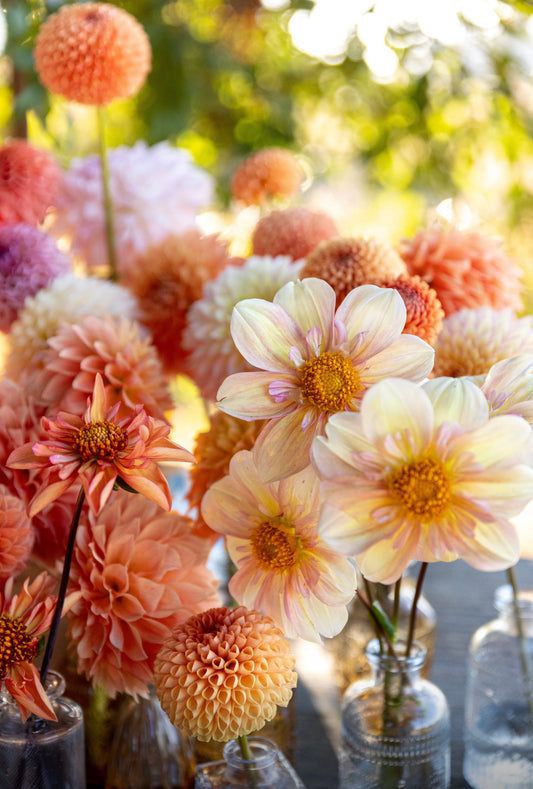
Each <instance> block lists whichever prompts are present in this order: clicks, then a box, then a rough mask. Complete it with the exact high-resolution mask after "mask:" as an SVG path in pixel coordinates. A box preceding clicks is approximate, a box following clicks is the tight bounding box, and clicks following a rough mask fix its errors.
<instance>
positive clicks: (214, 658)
mask: <svg viewBox="0 0 533 789" xmlns="http://www.w3.org/2000/svg"><path fill="white" fill-rule="evenodd" d="M294 664H295V660H294V656H293V655H292V654H291V652H290V645H289V642H288V641H287V640H286V639H285V638H284V636H283V633H282V632H281V630H279V629H278V628H277V627H276V626H275V625H274V623H273V621H272V619H270V617H268V616H262V615H261V614H260V613H259V612H258V611H254V610H249V609H247V608H245V607H244V606H240V607H239V608H235V609H234V610H233V611H230V609H229V608H226V607H220V608H212V609H210V610H209V611H205V612H204V613H203V614H197V615H196V616H192V617H191V618H190V619H188V620H187V621H186V622H185V623H184V624H183V625H179V626H178V627H176V628H175V630H174V631H173V633H172V635H171V636H169V637H168V638H167V639H166V641H165V642H164V644H163V646H162V647H161V650H160V652H159V654H158V656H157V658H156V660H155V665H154V684H155V689H156V693H157V695H158V697H159V700H160V702H161V706H162V708H163V709H164V710H165V712H166V713H167V715H168V716H169V718H170V720H171V721H172V723H173V724H174V725H175V726H176V727H177V728H179V729H181V730H182V731H184V732H185V733H186V734H188V735H190V736H192V737H196V738H197V739H198V740H200V742H207V741H209V740H216V741H218V742H226V741H227V740H232V739H235V738H236V737H240V736H243V735H247V734H250V733H252V732H255V731H257V730H258V729H260V728H261V727H262V726H264V724H265V723H266V721H269V720H272V718H274V716H275V715H276V711H277V707H286V706H287V704H288V703H289V701H290V699H291V696H292V688H294V687H295V686H296V674H295V672H294V671H293V669H294Z"/></svg>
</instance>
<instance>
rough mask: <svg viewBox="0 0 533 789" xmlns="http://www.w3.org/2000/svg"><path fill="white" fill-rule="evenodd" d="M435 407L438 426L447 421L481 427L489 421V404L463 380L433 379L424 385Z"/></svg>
mask: <svg viewBox="0 0 533 789" xmlns="http://www.w3.org/2000/svg"><path fill="white" fill-rule="evenodd" d="M422 386H423V389H424V391H425V392H426V394H427V395H428V397H429V399H430V400H431V403H432V405H433V411H434V413H435V421H436V424H441V423H442V422H444V421H445V420H448V421H454V422H460V423H461V424H465V425H471V427H480V426H481V425H483V424H484V423H485V422H486V421H487V414H488V410H487V404H486V403H485V402H483V396H482V397H480V396H479V395H480V394H481V392H477V391H476V390H475V389H474V388H472V386H471V385H470V383H469V382H466V381H465V380H464V379H462V378H433V379H431V380H430V381H426V382H424V384H423V385H422Z"/></svg>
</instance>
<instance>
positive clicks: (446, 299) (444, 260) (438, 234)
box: [399, 226, 522, 315]
mask: <svg viewBox="0 0 533 789" xmlns="http://www.w3.org/2000/svg"><path fill="white" fill-rule="evenodd" d="M399 251H400V254H401V256H402V258H403V259H404V261H405V263H406V265H407V269H408V272H409V274H418V275H419V276H420V277H421V278H422V279H423V280H425V281H426V282H427V283H428V284H429V285H431V287H432V288H433V289H434V290H436V291H437V296H438V297H439V301H440V303H441V304H442V307H443V309H444V312H445V314H446V315H451V314H452V313H454V312H457V311H458V310H460V309H463V308H471V309H472V308H475V307H482V306H485V305H486V306H489V307H492V308H493V309H495V310H503V309H506V308H507V307H510V308H511V309H513V310H519V309H520V308H521V306H522V303H521V299H520V287H521V286H520V276H521V273H520V269H519V268H518V266H517V265H516V264H515V263H514V262H513V261H512V260H511V259H510V258H509V257H508V256H507V255H506V254H505V253H504V252H503V250H502V244H501V241H500V240H499V239H495V238H491V237H490V236H485V235H483V234H482V233H479V232H477V231H475V230H470V231H467V230H458V229H457V228H444V227H439V226H435V227H430V228H427V229H425V230H421V231H420V232H419V233H418V234H417V235H416V236H415V237H414V238H412V239H410V240H405V241H404V242H403V243H402V245H401V246H400V250H399Z"/></svg>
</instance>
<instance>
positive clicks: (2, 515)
mask: <svg viewBox="0 0 533 789" xmlns="http://www.w3.org/2000/svg"><path fill="white" fill-rule="evenodd" d="M32 546H33V529H32V527H31V524H30V520H29V518H28V516H27V515H26V508H25V506H24V502H23V501H21V500H20V499H19V498H17V497H15V496H13V495H12V493H10V492H9V488H7V487H6V486H5V485H0V578H9V577H10V576H16V575H18V574H19V573H20V572H21V571H22V570H23V569H24V567H25V565H26V562H27V561H28V559H29V556H30V553H31V549H32Z"/></svg>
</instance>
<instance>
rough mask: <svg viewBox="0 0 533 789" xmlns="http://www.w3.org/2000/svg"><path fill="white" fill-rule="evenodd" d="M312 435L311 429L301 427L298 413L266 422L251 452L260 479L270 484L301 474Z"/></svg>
mask: <svg viewBox="0 0 533 789" xmlns="http://www.w3.org/2000/svg"><path fill="white" fill-rule="evenodd" d="M314 435H315V431H314V429H313V427H312V426H310V427H308V428H307V429H305V430H304V428H303V427H302V415H301V413H300V411H295V410H293V412H292V413H291V414H289V415H288V416H285V417H284V418H283V419H276V420H274V419H272V420H270V421H269V422H267V424H266V425H265V426H264V428H263V429H262V430H261V432H260V433H259V435H258V436H257V439H256V441H255V444H254V449H253V453H254V459H255V463H256V465H257V469H258V471H259V475H260V477H261V479H262V480H263V481H264V482H267V483H268V482H274V480H282V479H283V478H284V477H287V476H289V475H291V474H296V473H298V472H299V471H302V470H303V469H304V468H305V467H306V466H308V465H309V463H310V457H311V444H312V443H313V438H314Z"/></svg>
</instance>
